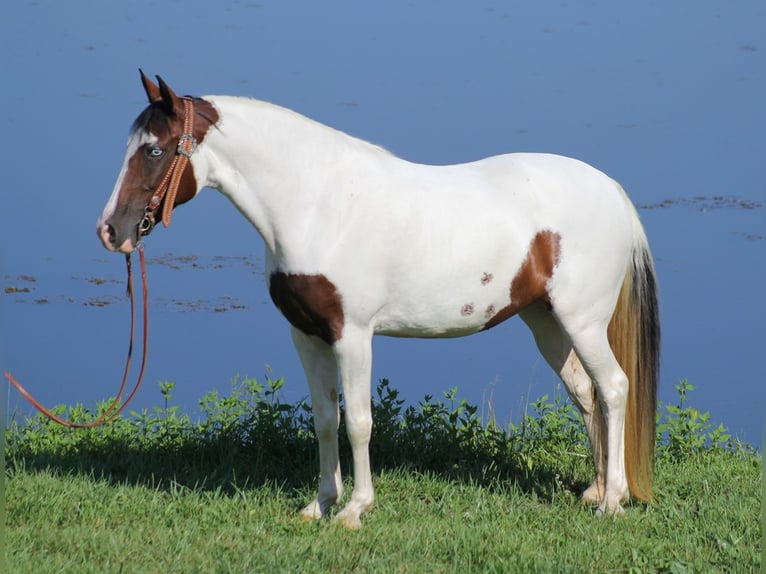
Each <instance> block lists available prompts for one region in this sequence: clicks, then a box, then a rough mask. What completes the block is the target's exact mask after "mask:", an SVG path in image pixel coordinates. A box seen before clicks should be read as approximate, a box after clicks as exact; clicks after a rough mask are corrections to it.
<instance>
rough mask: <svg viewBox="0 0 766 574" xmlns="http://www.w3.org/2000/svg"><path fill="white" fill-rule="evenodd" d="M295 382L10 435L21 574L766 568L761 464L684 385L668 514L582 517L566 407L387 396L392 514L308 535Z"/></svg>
mask: <svg viewBox="0 0 766 574" xmlns="http://www.w3.org/2000/svg"><path fill="white" fill-rule="evenodd" d="M281 384H282V381H281V380H277V381H271V380H269V381H266V383H265V384H263V385H261V384H259V383H258V382H257V381H254V380H253V379H242V380H237V381H235V383H234V384H233V387H232V392H231V394H230V395H228V396H225V397H221V396H218V395H217V394H215V393H211V394H209V395H207V396H205V397H203V399H202V400H201V405H202V406H203V409H204V411H205V413H206V416H205V418H203V420H201V421H191V420H190V419H189V417H187V416H185V415H183V414H181V413H179V412H178V410H177V408H176V407H174V406H171V405H172V396H171V393H172V390H173V388H172V385H169V384H164V383H163V384H161V392H162V395H163V399H164V403H165V404H164V405H163V406H161V407H157V408H155V409H154V410H152V411H150V412H143V413H133V416H132V417H130V418H123V419H120V420H118V421H116V423H114V424H113V425H111V426H107V427H102V428H99V429H93V430H88V431H71V430H66V429H62V428H59V427H57V426H55V425H52V424H49V423H48V422H46V421H44V420H43V419H42V418H40V417H35V418H33V419H32V420H30V421H28V422H26V424H24V425H23V426H17V425H13V426H12V427H11V428H10V430H9V431H8V432H7V433H6V441H7V451H6V473H7V484H6V494H7V519H6V520H7V524H6V526H7V533H6V541H7V558H6V566H7V568H8V572H14V573H15V572H30V573H31V572H34V573H47V572H76V573H84V572H99V573H101V572H110V573H111V572H174V573H175V572H216V573H218V572H270V573H271V572H524V573H526V572H635V573H638V572H758V571H759V570H760V565H761V560H762V559H761V551H762V546H761V544H762V541H761V522H760V520H759V517H760V508H761V506H760V503H761V476H762V464H761V460H760V457H759V456H758V454H757V453H756V452H755V451H754V450H753V449H752V448H750V447H748V446H747V445H742V444H740V443H738V442H736V441H734V440H732V439H731V438H730V437H729V436H728V433H727V432H726V429H724V428H723V427H720V426H718V427H713V425H712V423H710V419H709V416H708V415H707V413H699V412H698V411H696V409H693V408H692V407H691V406H689V404H688V398H687V394H688V392H690V391H692V390H693V387H692V386H691V385H689V384H688V383H687V382H686V381H684V382H682V383H681V384H679V385H678V386H677V389H678V392H679V403H678V404H677V405H663V407H662V408H661V412H660V415H661V416H660V419H659V422H660V424H659V425H658V432H659V434H660V437H661V444H660V446H659V448H658V452H657V463H656V479H655V482H656V490H657V496H658V501H657V502H656V503H653V504H650V505H645V504H631V505H629V506H628V507H627V508H626V514H625V516H621V517H608V518H601V519H599V518H596V517H595V516H594V513H593V509H592V508H590V507H588V506H585V505H583V504H581V503H580V502H579V500H578V494H579V492H580V490H581V489H582V488H583V487H584V486H586V484H587V482H588V480H589V479H590V478H591V473H592V464H591V462H590V457H589V455H588V450H587V446H586V443H585V437H584V434H583V430H582V425H581V424H580V422H579V420H578V418H577V417H576V416H575V413H574V411H573V409H572V407H571V405H570V404H569V403H567V402H565V401H563V400H562V399H561V397H558V396H557V397H554V398H553V399H552V400H551V399H549V398H548V397H543V398H541V399H540V400H539V401H537V402H535V403H533V404H532V405H531V410H530V413H529V414H528V415H526V416H525V417H524V419H523V420H522V421H520V422H519V423H518V424H516V425H510V426H509V427H508V428H499V427H498V426H497V425H495V424H491V423H490V424H483V423H482V421H481V420H480V419H479V417H478V416H477V409H476V407H475V406H472V405H470V404H468V403H466V402H465V401H461V400H458V399H457V393H456V391H455V390H454V389H452V390H450V391H448V392H447V393H445V394H444V397H443V398H442V399H438V400H435V399H434V398H433V397H426V398H425V399H424V400H423V401H421V403H419V404H418V405H415V406H411V407H405V405H404V404H403V403H402V401H401V400H400V399H399V397H398V394H397V392H396V390H395V389H393V388H392V387H391V386H390V385H389V384H388V382H387V381H382V382H381V384H380V385H379V386H378V388H377V393H376V397H375V400H374V409H375V429H374V434H373V444H372V447H371V457H372V461H373V469H374V472H375V486H376V494H377V501H376V506H375V507H374V509H373V510H372V512H371V513H369V514H368V515H366V516H365V517H364V518H363V521H362V529H361V530H360V531H356V532H354V531H348V530H345V529H343V528H339V527H338V526H337V525H336V524H335V523H333V522H332V521H331V520H323V521H320V522H318V523H311V524H307V523H304V522H301V521H300V519H299V518H298V516H297V511H298V509H299V508H301V507H302V506H303V505H304V504H305V503H307V502H308V501H309V500H310V499H311V498H312V497H313V495H314V490H315V488H316V484H317V483H316V476H315V474H316V467H317V460H316V452H315V451H316V446H315V439H314V436H313V432H312V430H311V411H310V408H309V407H308V405H306V404H305V403H304V402H299V403H297V404H285V403H282V402H281V401H280V399H279V396H278V395H279V389H280V387H281ZM105 407H106V405H101V406H100V408H101V409H103V408H105ZM60 410H62V411H63V410H65V409H64V408H63V407H62V408H61V409H60ZM67 415H68V416H74V417H75V418H79V419H80V420H87V419H88V418H92V417H93V416H95V413H90V412H88V411H87V410H85V409H83V408H82V407H74V408H72V409H69V410H68V412H67ZM341 449H342V457H343V461H344V465H345V467H344V470H345V471H346V472H348V469H347V467H348V465H349V463H350V455H349V452H348V445H347V444H346V443H345V442H342V444H341ZM347 486H350V485H347ZM348 490H349V488H347V491H348Z"/></svg>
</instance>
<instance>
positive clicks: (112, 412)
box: [5, 245, 149, 428]
mask: <svg viewBox="0 0 766 574" xmlns="http://www.w3.org/2000/svg"><path fill="white" fill-rule="evenodd" d="M138 255H139V260H140V262H141V284H142V287H143V297H144V309H143V321H144V329H143V338H144V349H143V353H142V354H141V370H140V371H139V373H138V380H137V381H136V384H135V386H134V387H133V390H132V391H131V393H130V394H129V395H128V397H127V399H125V402H124V403H122V404H120V402H121V401H122V396H123V394H124V393H125V389H126V387H127V383H128V375H129V374H130V359H131V357H132V356H133V339H134V335H135V331H136V297H135V293H134V289H133V269H132V264H131V260H130V254H128V255H126V256H125V265H126V267H127V270H128V288H127V291H128V297H130V342H129V344H128V357H127V359H126V360H125V371H124V373H123V375H122V384H121V385H120V390H119V392H118V393H117V397H115V399H114V401H113V402H112V404H111V405H109V407H108V408H107V409H106V410H105V411H104V412H103V413H101V414H100V415H99V416H98V418H96V419H94V420H92V421H90V422H87V423H76V422H72V421H68V420H66V419H63V418H61V417H60V416H58V415H57V414H55V413H54V412H52V411H51V410H50V409H48V408H46V407H44V406H43V405H42V404H40V402H39V401H37V400H36V399H35V398H34V397H33V396H32V395H31V394H29V392H28V391H27V390H26V389H25V388H24V387H23V386H22V385H21V383H19V382H18V381H17V380H16V379H15V378H14V376H13V375H11V374H10V373H8V372H6V373H5V378H6V379H8V380H9V381H10V382H11V384H13V386H14V387H16V390H18V391H19V393H21V395H22V396H23V397H24V398H25V399H27V400H28V401H29V402H30V403H32V406H34V407H35V408H36V409H37V410H38V411H40V412H41V413H42V414H43V415H45V416H46V417H48V418H49V419H51V420H52V421H54V422H57V423H58V424H60V425H62V426H65V427H67V428H93V427H97V426H101V425H103V424H106V423H110V422H112V421H113V420H115V419H116V418H117V417H118V416H120V414H122V412H123V411H124V410H125V409H126V408H127V406H128V404H129V403H130V401H132V400H133V397H134V396H135V395H136V393H137V392H138V389H139V387H140V386H141V382H142V381H143V379H144V369H145V367H146V352H147V342H148V339H149V298H148V288H147V283H146V258H145V257H144V248H143V246H141V245H139V247H138Z"/></svg>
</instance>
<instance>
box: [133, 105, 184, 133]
mask: <svg viewBox="0 0 766 574" xmlns="http://www.w3.org/2000/svg"><path fill="white" fill-rule="evenodd" d="M174 119H175V118H174V117H173V116H171V115H169V114H168V112H167V111H166V110H165V108H164V107H163V106H162V104H160V103H152V104H149V105H148V106H146V108H145V109H144V111H143V112H141V113H140V114H139V115H138V117H137V118H136V120H135V121H134V122H133V126H132V127H131V133H137V132H145V133H152V134H154V135H156V136H157V137H158V138H163V137H166V136H170V135H171V134H172V127H171V126H172V122H173V120H174Z"/></svg>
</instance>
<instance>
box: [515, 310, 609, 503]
mask: <svg viewBox="0 0 766 574" xmlns="http://www.w3.org/2000/svg"><path fill="white" fill-rule="evenodd" d="M519 315H520V317H521V318H522V320H523V321H524V322H525V323H526V324H527V326H528V327H529V329H530V330H531V331H532V334H533V335H534V337H535V342H536V343H537V348H538V349H539V350H540V353H541V354H542V356H543V358H544V359H545V360H546V361H547V363H548V364H549V365H550V366H551V368H552V369H553V370H554V371H555V372H556V373H558V375H559V377H561V380H562V381H563V383H564V387H565V388H566V390H567V394H568V395H569V398H570V399H571V400H572V402H573V403H574V404H575V406H577V408H578V409H579V410H580V413H582V417H583V421H584V423H585V428H586V429H587V431H588V438H589V440H590V444H591V450H592V453H593V466H594V468H595V478H594V480H593V482H592V483H591V485H590V486H589V487H588V488H587V489H585V492H583V495H582V499H583V501H584V502H596V503H598V502H601V500H602V499H603V498H604V488H605V484H604V483H605V479H606V424H605V421H604V416H603V414H602V412H601V407H600V405H599V402H598V400H596V395H595V387H594V386H593V382H592V381H591V378H590V376H588V373H587V372H586V371H585V368H584V367H583V366H582V364H581V363H580V359H579V358H578V357H577V353H575V351H574V349H573V347H572V341H571V340H570V339H569V336H568V335H567V334H566V333H565V332H564V330H563V329H562V328H561V325H559V323H558V321H557V320H556V318H555V317H554V316H553V314H552V313H551V311H549V310H548V308H547V307H546V306H545V305H544V304H542V303H535V304H533V305H530V306H529V307H527V308H526V309H524V310H523V311H521V313H519Z"/></svg>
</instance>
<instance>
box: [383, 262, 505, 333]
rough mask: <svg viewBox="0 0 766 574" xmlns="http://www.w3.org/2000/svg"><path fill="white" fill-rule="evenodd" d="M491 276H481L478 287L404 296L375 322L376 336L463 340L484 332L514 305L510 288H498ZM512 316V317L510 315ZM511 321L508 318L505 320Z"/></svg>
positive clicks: (438, 290) (433, 290)
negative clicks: (511, 300)
mask: <svg viewBox="0 0 766 574" xmlns="http://www.w3.org/2000/svg"><path fill="white" fill-rule="evenodd" d="M495 281H496V280H495V278H494V277H493V275H492V274H491V273H488V272H484V273H482V274H479V275H478V277H477V281H476V286H474V287H472V288H467V289H450V288H449V285H448V284H446V283H445V284H444V285H443V286H442V288H441V289H432V290H430V291H427V292H424V293H422V294H420V296H414V294H413V293H410V294H408V296H401V297H399V298H398V302H397V303H395V304H390V305H387V306H386V307H385V308H384V309H382V310H381V312H380V313H379V314H378V316H377V317H376V320H375V325H374V327H375V329H374V330H375V333H376V334H380V335H387V336H391V337H422V338H431V337H462V336H465V335H471V334H473V333H476V332H478V331H482V330H484V329H486V328H487V327H488V324H489V323H491V322H492V321H493V319H495V320H496V318H497V317H498V314H501V313H502V311H503V309H506V308H508V305H509V303H510V291H509V289H508V288H507V287H506V288H502V287H501V286H500V284H499V281H498V282H497V284H496V285H492V286H490V284H491V283H493V282H495ZM509 316H510V315H509ZM503 318H507V317H503Z"/></svg>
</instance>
